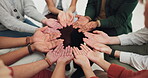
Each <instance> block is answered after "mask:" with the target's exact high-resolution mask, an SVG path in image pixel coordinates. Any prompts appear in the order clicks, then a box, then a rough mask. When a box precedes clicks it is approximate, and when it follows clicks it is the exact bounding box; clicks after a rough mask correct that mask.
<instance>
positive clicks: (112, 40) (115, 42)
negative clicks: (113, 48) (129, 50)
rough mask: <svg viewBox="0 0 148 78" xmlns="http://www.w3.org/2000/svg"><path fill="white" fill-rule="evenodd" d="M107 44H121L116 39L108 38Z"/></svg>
mask: <svg viewBox="0 0 148 78" xmlns="http://www.w3.org/2000/svg"><path fill="white" fill-rule="evenodd" d="M107 44H121V42H120V39H119V38H118V37H117V36H116V37H110V38H109V41H108V43H107Z"/></svg>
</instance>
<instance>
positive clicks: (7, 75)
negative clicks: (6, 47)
mask: <svg viewBox="0 0 148 78" xmlns="http://www.w3.org/2000/svg"><path fill="white" fill-rule="evenodd" d="M0 77H1V78H12V77H11V70H10V69H9V68H8V67H7V66H5V65H4V63H3V61H2V60H0Z"/></svg>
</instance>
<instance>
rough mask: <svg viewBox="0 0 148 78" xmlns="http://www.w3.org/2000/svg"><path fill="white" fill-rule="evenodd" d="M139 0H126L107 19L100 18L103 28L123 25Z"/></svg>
mask: <svg viewBox="0 0 148 78" xmlns="http://www.w3.org/2000/svg"><path fill="white" fill-rule="evenodd" d="M137 3H138V0H125V2H124V3H123V4H121V6H120V7H119V9H118V10H117V12H116V14H115V15H113V16H109V17H108V18H107V19H102V20H100V22H101V28H113V27H118V26H122V25H123V24H124V23H125V22H127V19H128V18H129V17H130V16H131V14H132V12H133V10H134V8H135V7H136V5H137Z"/></svg>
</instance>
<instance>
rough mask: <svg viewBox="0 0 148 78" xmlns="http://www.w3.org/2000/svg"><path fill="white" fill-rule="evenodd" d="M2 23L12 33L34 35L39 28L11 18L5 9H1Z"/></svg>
mask: <svg viewBox="0 0 148 78" xmlns="http://www.w3.org/2000/svg"><path fill="white" fill-rule="evenodd" d="M0 10H1V11H0V14H1V15H0V18H2V19H0V21H1V23H2V24H3V25H4V26H5V27H6V28H7V29H10V30H12V31H19V32H28V33H34V32H35V30H36V29H37V27H34V26H31V25H29V24H26V23H23V22H22V21H20V20H18V19H16V18H15V17H13V16H11V15H10V13H8V12H7V11H6V10H5V9H4V8H3V7H0Z"/></svg>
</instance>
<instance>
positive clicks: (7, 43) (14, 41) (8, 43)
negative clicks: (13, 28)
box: [0, 37, 27, 49]
mask: <svg viewBox="0 0 148 78" xmlns="http://www.w3.org/2000/svg"><path fill="white" fill-rule="evenodd" d="M26 38H27V37H23V38H11V37H0V44H1V45H0V49H3V48H12V47H19V46H24V45H27V42H26Z"/></svg>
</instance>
